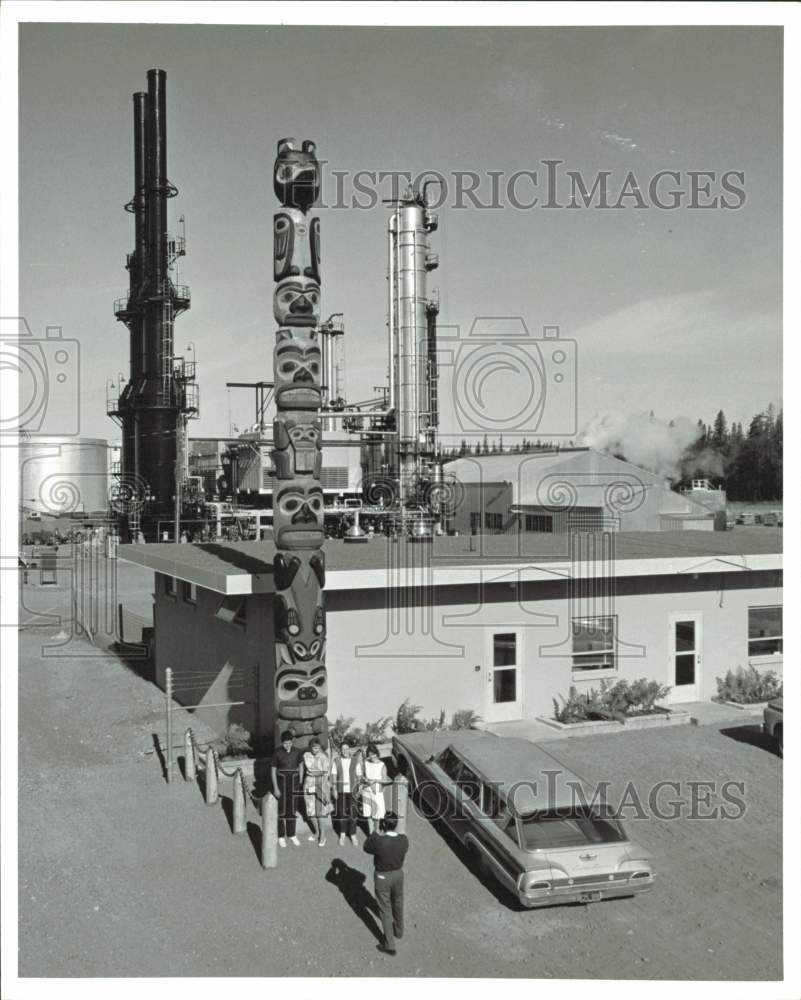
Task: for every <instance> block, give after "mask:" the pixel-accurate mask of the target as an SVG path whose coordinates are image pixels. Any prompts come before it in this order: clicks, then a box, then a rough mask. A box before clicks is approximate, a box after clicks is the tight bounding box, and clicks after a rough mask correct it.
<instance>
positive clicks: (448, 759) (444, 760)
mask: <svg viewBox="0 0 801 1000" xmlns="http://www.w3.org/2000/svg"><path fill="white" fill-rule="evenodd" d="M437 763H438V764H439V766H440V767H441V768H442V770H443V771H444V772H445V773H446V774H447V775H448V777H449V778H450V779H451V781H455V780H456V776H457V775H458V774H459V768H460V767H461V766H462V762H461V760H460V759H459V758H458V757H457V756H456V754H455V753H454V752H453V750H451V748H450V747H448V748H447V750H443V751H442V753H441V754H440V755H439V759H438V760H437Z"/></svg>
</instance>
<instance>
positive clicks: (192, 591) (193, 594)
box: [181, 580, 197, 604]
mask: <svg viewBox="0 0 801 1000" xmlns="http://www.w3.org/2000/svg"><path fill="white" fill-rule="evenodd" d="M181 596H182V597H183V599H184V601H185V602H186V603H187V604H197V585H196V584H194V583H190V582H189V581H188V580H181Z"/></svg>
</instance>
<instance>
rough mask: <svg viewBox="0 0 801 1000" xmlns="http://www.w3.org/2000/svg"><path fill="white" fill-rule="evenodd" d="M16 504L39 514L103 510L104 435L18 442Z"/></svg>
mask: <svg viewBox="0 0 801 1000" xmlns="http://www.w3.org/2000/svg"><path fill="white" fill-rule="evenodd" d="M19 455H20V495H19V502H20V506H21V507H22V508H24V509H28V510H37V511H39V512H40V513H42V514H71V513H86V514H88V513H90V512H96V511H105V510H106V509H107V508H108V506H109V443H108V441H106V440H105V438H75V437H43V438H37V439H36V444H35V445H34V444H27V443H25V442H21V443H20V448H19Z"/></svg>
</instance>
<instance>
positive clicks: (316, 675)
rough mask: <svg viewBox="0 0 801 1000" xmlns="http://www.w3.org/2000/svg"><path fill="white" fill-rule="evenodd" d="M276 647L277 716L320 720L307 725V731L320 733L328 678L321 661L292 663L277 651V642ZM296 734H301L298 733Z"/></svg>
mask: <svg viewBox="0 0 801 1000" xmlns="http://www.w3.org/2000/svg"><path fill="white" fill-rule="evenodd" d="M277 648H278V651H279V653H278V662H277V663H276V673H275V693H276V706H275V707H276V709H277V711H278V715H279V716H280V717H283V718H284V719H293V720H294V719H309V720H314V722H317V720H320V721H319V723H318V724H317V725H310V726H309V727H308V732H316V733H322V732H324V731H325V728H326V726H325V713H326V711H327V710H328V678H327V677H326V671H325V664H324V663H320V662H318V661H311V662H306V663H292V662H291V661H290V660H289V659H287V658H286V657H285V656H283V655H282V654H281V644H280V643H279V644H278V647H277ZM305 728H306V727H304V729H305ZM296 732H297V729H296ZM298 735H304V734H303V733H298Z"/></svg>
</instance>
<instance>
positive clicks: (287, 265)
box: [273, 208, 320, 322]
mask: <svg viewBox="0 0 801 1000" xmlns="http://www.w3.org/2000/svg"><path fill="white" fill-rule="evenodd" d="M273 277H274V278H275V280H276V281H284V280H286V279H287V278H300V277H303V278H311V279H312V281H315V282H316V283H317V285H318V286H319V283H320V220H319V219H318V218H317V217H316V216H315V218H313V219H312V220H311V221H309V220H308V219H307V218H306V216H305V215H304V214H303V212H301V211H299V210H298V209H296V208H287V209H285V210H284V211H283V212H279V213H278V214H277V215H275V216H274V217H273ZM279 322H280V321H279Z"/></svg>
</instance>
